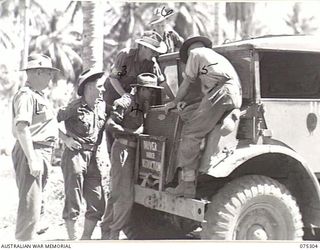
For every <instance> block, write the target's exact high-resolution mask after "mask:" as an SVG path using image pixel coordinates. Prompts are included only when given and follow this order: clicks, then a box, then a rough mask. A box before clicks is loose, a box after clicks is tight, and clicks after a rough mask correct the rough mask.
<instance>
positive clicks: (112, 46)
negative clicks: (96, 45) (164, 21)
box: [104, 2, 158, 68]
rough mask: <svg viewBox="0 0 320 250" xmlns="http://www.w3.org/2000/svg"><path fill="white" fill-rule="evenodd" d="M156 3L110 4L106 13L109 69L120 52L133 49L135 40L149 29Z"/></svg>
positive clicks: (106, 55) (106, 61) (105, 48)
mask: <svg viewBox="0 0 320 250" xmlns="http://www.w3.org/2000/svg"><path fill="white" fill-rule="evenodd" d="M157 6H158V5H157V4H155V3H132V2H131V3H130V2H126V3H121V4H119V3H117V2H108V5H107V9H106V12H105V16H104V20H105V28H104V29H105V38H104V59H105V62H104V63H105V67H106V68H109V67H110V66H111V65H112V63H113V60H114V58H115V56H116V54H117V53H119V51H120V50H121V49H123V48H125V47H131V46H132V45H133V42H134V40H135V38H137V37H138V36H140V35H141V34H142V33H143V31H144V30H146V29H148V28H149V27H148V25H149V23H148V22H146V20H150V19H151V15H152V13H153V9H154V8H156V7H157Z"/></svg>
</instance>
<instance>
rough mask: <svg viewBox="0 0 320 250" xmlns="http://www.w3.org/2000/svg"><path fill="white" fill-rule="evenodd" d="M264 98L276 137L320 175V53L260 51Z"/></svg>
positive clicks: (268, 118) (269, 122)
mask: <svg viewBox="0 0 320 250" xmlns="http://www.w3.org/2000/svg"><path fill="white" fill-rule="evenodd" d="M259 74H260V87H261V89H260V91H261V100H262V102H263V104H264V106H265V108H266V112H265V119H266V122H267V126H268V129H270V130H271V131H272V137H273V138H274V139H277V140H280V141H282V142H284V143H286V144H287V145H288V146H290V147H291V148H293V149H294V150H295V151H297V152H298V153H299V154H300V155H301V156H302V157H304V159H305V160H306V161H307V162H308V164H309V165H310V166H311V168H312V169H313V171H314V172H316V173H319V174H320V164H319V162H320V152H319V149H320V123H319V122H320V121H319V118H320V54H319V53H310V52H294V51H289V52H288V51H286V52H274V51H273V52H272V51H270V52H269V51H264V52H260V54H259Z"/></svg>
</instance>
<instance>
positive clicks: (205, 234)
mask: <svg viewBox="0 0 320 250" xmlns="http://www.w3.org/2000/svg"><path fill="white" fill-rule="evenodd" d="M205 218H206V222H205V223H203V225H202V234H201V238H202V239H213V240H302V236H303V229H302V227H303V223H302V216H301V213H300V211H299V207H298V205H297V203H296V201H295V199H294V198H293V197H292V195H291V194H290V192H289V191H288V190H287V189H286V187H285V186H284V185H282V184H280V183H279V182H278V181H276V180H274V179H271V178H269V177H266V176H259V175H248V176H243V177H240V178H238V179H235V180H234V181H232V182H230V183H228V184H227V185H225V186H224V187H223V188H222V189H220V190H219V191H218V193H217V194H216V195H215V196H213V198H212V200H211V203H210V204H209V205H208V209H207V212H206V215H205Z"/></svg>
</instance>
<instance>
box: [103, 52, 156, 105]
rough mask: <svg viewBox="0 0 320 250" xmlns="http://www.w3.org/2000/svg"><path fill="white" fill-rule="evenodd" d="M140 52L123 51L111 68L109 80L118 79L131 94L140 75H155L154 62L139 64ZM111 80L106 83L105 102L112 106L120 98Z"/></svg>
mask: <svg viewBox="0 0 320 250" xmlns="http://www.w3.org/2000/svg"><path fill="white" fill-rule="evenodd" d="M138 51H139V50H138V49H127V48H125V49H123V50H121V51H120V52H119V54H118V55H117V57H116V59H115V62H114V64H113V65H112V67H111V73H110V75H109V78H113V79H117V80H118V81H119V82H120V84H121V86H122V88H123V90H124V91H125V92H126V93H130V91H131V84H136V83H137V76H138V75H139V74H141V73H153V62H152V61H148V60H144V61H143V62H139V60H138ZM109 78H108V79H107V81H106V83H105V89H106V91H105V92H104V100H105V101H106V103H107V104H108V105H110V106H112V105H113V102H114V100H116V99H118V98H119V97H120V96H119V95H118V94H117V92H116V91H115V90H114V88H113V87H112V85H111V82H110V80H109Z"/></svg>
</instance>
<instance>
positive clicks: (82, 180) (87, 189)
mask: <svg viewBox="0 0 320 250" xmlns="http://www.w3.org/2000/svg"><path fill="white" fill-rule="evenodd" d="M103 75H104V72H100V71H95V70H93V69H90V70H87V71H85V72H83V73H82V74H81V75H80V77H79V88H78V95H79V96H80V98H79V99H77V100H75V101H73V102H71V103H70V104H69V105H68V106H67V107H65V108H63V109H60V110H59V112H58V121H59V122H61V121H64V124H65V130H66V133H64V132H63V131H60V137H61V138H62V140H63V141H64V143H65V145H66V148H65V150H64V152H63V155H62V159H61V168H62V173H63V178H64V187H65V205H64V209H63V219H64V220H65V223H66V228H67V232H68V236H69V239H70V240H75V239H77V237H78V236H77V227H76V222H77V219H78V217H79V214H80V208H81V203H82V201H83V198H84V199H85V200H86V204H87V208H86V213H85V222H84V230H83V234H82V237H81V239H91V235H92V232H93V230H94V228H95V226H96V224H97V222H98V221H99V220H100V219H101V217H102V215H103V213H104V208H105V199H104V192H103V189H102V184H101V170H100V169H99V167H98V165H97V160H96V152H97V147H98V145H99V144H100V143H101V137H102V132H103V129H104V124H105V108H104V107H105V104H104V103H103V102H102V93H103V91H104V86H103V84H104V80H105V79H104V78H103V77H102V76H103Z"/></svg>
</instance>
